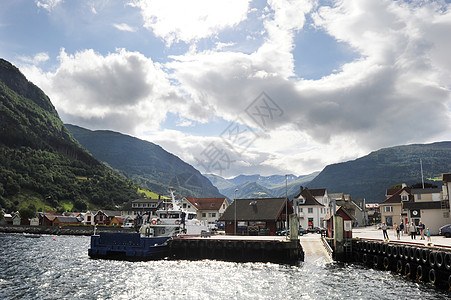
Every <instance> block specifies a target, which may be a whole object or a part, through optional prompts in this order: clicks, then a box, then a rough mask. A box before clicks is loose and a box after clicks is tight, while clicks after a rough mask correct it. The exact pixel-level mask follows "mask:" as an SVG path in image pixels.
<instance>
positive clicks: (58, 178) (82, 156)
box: [0, 59, 137, 211]
mask: <svg viewBox="0 0 451 300" xmlns="http://www.w3.org/2000/svg"><path fill="white" fill-rule="evenodd" d="M136 191H137V187H136V186H135V185H134V184H133V183H132V182H131V181H129V180H126V179H125V178H124V177H122V176H121V175H119V174H117V173H115V172H112V171H111V170H110V169H108V168H107V167H106V166H104V165H103V164H101V163H100V162H99V161H97V160H96V159H95V158H94V157H92V155H90V154H89V153H88V152H87V151H86V150H84V149H83V148H82V147H81V146H80V144H79V143H78V142H77V141H76V140H75V139H74V138H73V136H72V135H71V134H70V133H69V131H67V129H66V127H65V126H64V125H63V123H62V121H61V120H60V118H59V116H58V113H57V112H56V110H55V108H54V106H53V105H52V103H51V101H50V99H49V98H48V97H47V95H45V94H44V92H43V91H42V90H40V89H39V88H38V87H37V86H35V85H34V84H33V83H31V82H29V81H28V80H27V79H26V78H25V76H24V75H23V74H22V73H21V72H20V71H19V70H18V69H17V68H16V67H15V66H13V65H12V64H11V63H9V62H7V61H6V60H3V59H0V206H1V207H3V208H6V209H7V210H8V211H11V210H16V209H25V208H27V209H29V210H35V209H38V208H41V209H42V207H43V206H44V203H45V205H46V206H47V208H59V209H72V208H75V209H77V210H83V209H86V208H87V207H88V206H90V207H91V206H92V207H94V206H97V207H103V208H113V207H114V206H115V205H117V204H120V203H122V202H124V201H127V200H129V199H131V198H135V197H136V196H137V194H136Z"/></svg>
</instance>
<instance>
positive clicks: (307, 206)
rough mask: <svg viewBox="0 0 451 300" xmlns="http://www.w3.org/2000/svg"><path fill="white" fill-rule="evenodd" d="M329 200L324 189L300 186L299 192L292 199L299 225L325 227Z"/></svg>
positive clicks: (303, 226)
mask: <svg viewBox="0 0 451 300" xmlns="http://www.w3.org/2000/svg"><path fill="white" fill-rule="evenodd" d="M314 195H316V197H315V196H314ZM329 201H330V200H329V197H328V196H327V191H326V189H308V188H303V187H302V186H301V187H300V192H299V194H297V195H296V196H294V199H293V202H295V207H296V210H297V212H296V213H297V216H298V220H299V226H300V227H302V228H314V227H325V223H324V220H325V218H326V216H327V214H328V213H329Z"/></svg>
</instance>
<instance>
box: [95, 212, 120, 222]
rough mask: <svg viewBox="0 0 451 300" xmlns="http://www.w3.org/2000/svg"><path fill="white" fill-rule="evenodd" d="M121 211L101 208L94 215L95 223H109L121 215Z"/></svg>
mask: <svg viewBox="0 0 451 300" xmlns="http://www.w3.org/2000/svg"><path fill="white" fill-rule="evenodd" d="M120 215H121V212H120V211H114V210H99V211H97V213H96V214H95V216H94V224H96V225H109V224H110V222H111V220H112V219H113V218H114V217H116V216H120Z"/></svg>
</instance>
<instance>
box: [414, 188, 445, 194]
mask: <svg viewBox="0 0 451 300" xmlns="http://www.w3.org/2000/svg"><path fill="white" fill-rule="evenodd" d="M441 191H442V189H441V188H425V189H412V190H411V193H412V194H437V193H438V194H440V192H441Z"/></svg>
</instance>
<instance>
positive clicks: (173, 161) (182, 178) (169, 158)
mask: <svg viewBox="0 0 451 300" xmlns="http://www.w3.org/2000/svg"><path fill="white" fill-rule="evenodd" d="M66 127H67V128H68V130H69V131H70V132H71V134H72V135H73V136H74V137H75V138H76V139H77V140H78V141H79V142H80V143H81V144H82V145H83V147H85V148H86V149H87V150H88V151H89V152H90V153H92V155H93V156H94V157H95V158H97V159H98V160H100V161H103V162H105V163H107V164H108V165H109V166H111V167H112V168H113V169H116V170H118V171H119V172H121V173H123V174H124V175H125V176H127V177H128V178H130V179H132V180H133V181H134V182H136V183H138V184H140V185H142V186H146V187H148V188H149V189H151V190H152V191H153V192H157V193H160V194H165V193H167V192H168V188H169V187H173V188H174V189H175V191H176V192H177V193H178V194H180V195H183V196H189V197H223V195H221V193H220V192H219V191H218V189H217V188H216V187H214V186H213V185H212V184H211V182H210V181H209V180H208V179H207V178H205V177H204V176H202V174H201V173H200V172H199V171H197V170H196V169H195V168H193V167H192V166H191V165H189V164H187V163H185V162H184V161H182V160H181V159H180V158H178V157H177V156H175V155H173V154H171V153H169V152H167V151H165V150H164V149H163V148H161V147H160V146H158V145H156V144H154V143H151V142H147V141H143V140H140V139H137V138H134V137H131V136H128V135H124V134H121V133H118V132H114V131H108V130H96V131H91V130H88V129H84V128H81V127H78V126H74V125H69V124H66Z"/></svg>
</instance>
